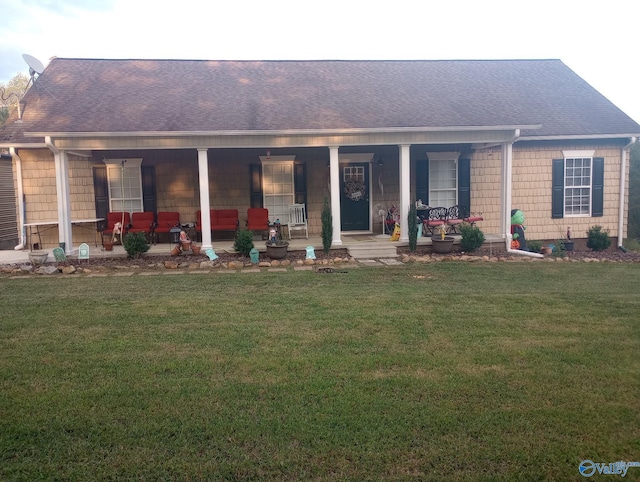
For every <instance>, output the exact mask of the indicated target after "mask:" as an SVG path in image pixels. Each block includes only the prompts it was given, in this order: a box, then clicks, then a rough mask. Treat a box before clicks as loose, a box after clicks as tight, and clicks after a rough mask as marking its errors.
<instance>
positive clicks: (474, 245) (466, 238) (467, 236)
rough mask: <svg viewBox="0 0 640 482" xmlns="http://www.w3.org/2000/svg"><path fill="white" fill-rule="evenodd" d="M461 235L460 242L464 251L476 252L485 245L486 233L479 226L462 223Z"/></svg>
mask: <svg viewBox="0 0 640 482" xmlns="http://www.w3.org/2000/svg"><path fill="white" fill-rule="evenodd" d="M460 234H461V235H462V239H461V240H460V247H461V248H462V251H469V252H471V251H475V250H476V249H478V248H479V247H480V246H482V243H484V233H483V232H482V231H481V230H480V228H479V227H477V226H472V225H471V224H469V223H462V224H461V225H460Z"/></svg>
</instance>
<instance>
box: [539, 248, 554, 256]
mask: <svg viewBox="0 0 640 482" xmlns="http://www.w3.org/2000/svg"><path fill="white" fill-rule="evenodd" d="M540 252H541V253H542V254H544V255H547V256H549V255H550V254H551V253H552V252H553V248H551V247H550V246H543V247H542V248H540Z"/></svg>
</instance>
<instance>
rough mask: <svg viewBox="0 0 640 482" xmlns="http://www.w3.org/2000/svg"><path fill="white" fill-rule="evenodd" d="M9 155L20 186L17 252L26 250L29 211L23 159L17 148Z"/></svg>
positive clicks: (11, 149)
mask: <svg viewBox="0 0 640 482" xmlns="http://www.w3.org/2000/svg"><path fill="white" fill-rule="evenodd" d="M9 153H10V154H11V157H12V158H13V160H14V161H15V163H16V183H17V185H18V214H19V217H20V244H19V245H17V246H16V247H15V248H13V249H14V250H16V251H20V250H22V249H24V246H25V243H26V242H27V228H26V227H25V224H26V222H27V211H26V209H25V203H24V186H23V185H22V159H21V158H20V156H19V155H18V152H17V151H16V148H15V147H10V148H9Z"/></svg>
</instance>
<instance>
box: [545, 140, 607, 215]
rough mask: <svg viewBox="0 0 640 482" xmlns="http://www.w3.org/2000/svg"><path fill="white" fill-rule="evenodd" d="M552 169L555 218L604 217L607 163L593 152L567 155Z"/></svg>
mask: <svg viewBox="0 0 640 482" xmlns="http://www.w3.org/2000/svg"><path fill="white" fill-rule="evenodd" d="M563 154H564V156H565V157H564V159H554V160H553V165H552V199H551V217H552V218H563V217H565V216H568V217H571V216H594V217H595V216H602V215H603V191H604V190H603V187H604V159H603V158H601V157H600V158H599V157H593V154H594V152H593V151H565V152H564V153H563Z"/></svg>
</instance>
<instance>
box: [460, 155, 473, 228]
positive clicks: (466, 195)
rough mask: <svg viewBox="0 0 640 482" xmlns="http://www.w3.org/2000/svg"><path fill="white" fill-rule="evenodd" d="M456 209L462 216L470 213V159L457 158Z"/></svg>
mask: <svg viewBox="0 0 640 482" xmlns="http://www.w3.org/2000/svg"><path fill="white" fill-rule="evenodd" d="M458 209H459V210H460V213H461V214H462V215H463V216H469V215H470V214H471V159H459V160H458Z"/></svg>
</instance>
